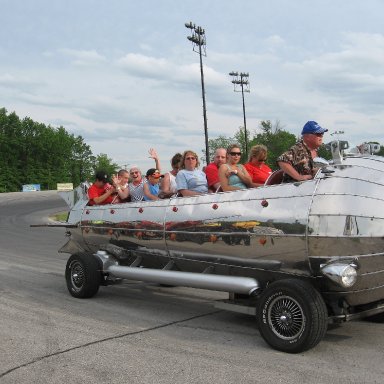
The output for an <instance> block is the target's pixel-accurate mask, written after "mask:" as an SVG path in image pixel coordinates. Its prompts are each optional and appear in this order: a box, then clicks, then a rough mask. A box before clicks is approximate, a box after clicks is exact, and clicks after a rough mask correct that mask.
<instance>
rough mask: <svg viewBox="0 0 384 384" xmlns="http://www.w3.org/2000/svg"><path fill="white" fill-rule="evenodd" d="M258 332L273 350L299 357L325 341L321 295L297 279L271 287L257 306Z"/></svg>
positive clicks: (324, 313) (326, 318)
mask: <svg viewBox="0 0 384 384" xmlns="http://www.w3.org/2000/svg"><path fill="white" fill-rule="evenodd" d="M256 317H257V324H258V328H259V332H260V334H261V336H262V337H263V339H264V340H265V341H266V342H267V343H268V344H269V345H270V346H271V347H272V348H274V349H277V350H279V351H283V352H288V353H299V352H303V351H306V350H308V349H311V348H313V347H314V346H315V345H317V344H318V343H319V342H320V341H321V340H322V339H323V337H324V335H325V333H326V331H327V326H328V312H327V307H326V305H325V303H324V300H323V298H322V297H321V295H320V293H319V292H318V291H317V290H316V289H314V288H313V287H312V286H311V285H310V284H309V283H306V282H304V281H301V280H296V279H287V280H280V281H275V282H273V283H272V284H270V285H269V286H268V287H267V288H266V289H265V291H264V292H263V293H262V295H261V297H260V298H259V299H258V301H257V304H256Z"/></svg>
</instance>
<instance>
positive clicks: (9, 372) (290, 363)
mask: <svg viewBox="0 0 384 384" xmlns="http://www.w3.org/2000/svg"><path fill="white" fill-rule="evenodd" d="M65 209H66V205H65V203H64V202H63V201H62V200H61V198H60V197H59V196H58V195H57V193H56V192H54V191H49V192H25V193H5V194H0V324H1V326H0V383H1V384H10V383H12V384H14V383H18V384H24V383H28V384H29V383H39V384H44V383H49V384H54V383H73V384H75V383H82V384H86V383H93V384H98V383H130V384H134V383H156V384H159V383H164V384H172V383H175V384H176V383H177V384H178V383H182V384H188V383H210V384H213V383H236V384H242V383H339V384H341V383H382V382H383V377H384V365H383V363H382V361H383V356H384V353H383V349H384V348H383V345H384V325H383V324H381V323H373V322H368V321H356V322H349V323H345V324H343V325H341V326H338V327H333V328H332V329H329V331H328V333H327V334H326V336H325V338H324V340H323V341H322V342H320V344H319V345H317V346H316V347H315V348H314V349H312V350H310V351H307V352H304V353H301V354H295V355H290V354H286V353H282V352H278V351H275V350H272V349H271V348H270V347H268V346H267V345H266V344H265V342H264V341H263V339H262V338H261V336H260V334H259V332H258V330H257V328H256V325H255V319H254V318H253V317H252V316H249V315H242V314H238V313H231V312H226V311H222V310H217V309H215V308H214V306H213V303H214V302H215V301H216V300H221V299H223V298H226V297H227V295H226V294H225V293H219V292H210V291H206V290H199V289H189V288H180V287H170V288H166V287H161V286H158V285H156V284H145V283H142V282H133V281H127V282H125V283H124V284H122V285H117V286H111V287H101V288H100V291H99V293H98V294H97V295H96V296H95V297H93V298H92V299H83V300H82V299H75V298H73V297H72V296H70V295H69V293H68V291H67V288H66V285H65V280H64V270H65V264H66V261H67V259H68V257H69V255H67V254H62V253H58V249H59V248H60V247H61V246H62V245H64V244H65V242H66V239H65V229H63V228H44V227H40V228H31V227H30V224H42V223H46V222H48V220H49V219H48V216H49V215H51V214H53V213H55V212H60V211H63V210H65Z"/></svg>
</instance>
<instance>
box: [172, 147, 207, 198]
mask: <svg viewBox="0 0 384 384" xmlns="http://www.w3.org/2000/svg"><path fill="white" fill-rule="evenodd" d="M199 165H200V162H199V158H198V156H197V154H196V153H195V152H194V151H190V150H188V151H185V152H184V154H183V157H182V158H181V162H180V171H179V172H178V173H177V176H176V185H177V190H178V191H179V193H180V194H181V195H182V196H184V197H185V196H195V195H201V194H203V193H208V183H207V178H206V177H205V173H204V172H203V171H201V170H200V169H198V167H199Z"/></svg>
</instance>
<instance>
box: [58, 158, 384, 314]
mask: <svg viewBox="0 0 384 384" xmlns="http://www.w3.org/2000/svg"><path fill="white" fill-rule="evenodd" d="M77 195H81V193H77ZM86 204H87V202H86V201H85V199H79V200H78V201H77V202H76V203H75V204H74V206H73V208H72V209H71V212H70V215H69V218H68V225H76V226H77V228H76V229H72V228H71V229H70V233H71V242H72V243H76V244H77V245H78V246H79V247H81V248H82V249H85V250H87V251H90V252H96V251H97V250H98V249H100V247H101V246H102V245H103V244H106V243H111V244H114V245H117V246H119V247H122V248H124V249H127V250H130V251H132V252H139V253H140V255H142V257H143V266H145V267H149V268H164V266H165V265H166V264H167V263H168V262H169V261H173V262H174V269H176V270H179V271H184V272H203V271H204V270H205V269H206V268H212V269H213V273H214V274H220V275H233V276H243V277H252V278H253V277H254V278H256V279H257V281H259V282H260V284H261V286H263V285H265V284H267V283H268V282H270V281H273V280H276V279H281V278H285V277H287V276H295V277H298V278H305V279H309V280H310V281H311V282H312V283H313V284H314V285H315V286H316V287H317V288H318V289H319V290H320V292H321V293H322V295H323V297H324V298H325V299H326V300H327V301H333V302H337V301H339V300H340V299H342V300H343V301H344V302H345V303H346V304H345V305H348V306H360V305H365V304H368V303H373V302H380V301H383V302H384V158H383V157H378V156H354V157H346V158H345V159H344V160H343V161H342V163H340V164H333V165H328V166H327V167H326V169H323V170H320V171H319V172H318V173H317V175H316V177H315V178H314V179H313V180H310V181H305V182H301V183H292V184H280V185H272V186H265V187H260V188H254V189H247V190H241V191H234V192H221V193H216V194H207V195H202V196H196V197H187V198H182V197H178V198H172V199H167V200H159V201H148V202H134V203H124V204H117V205H107V206H93V207H91V206H87V205H86ZM66 249H67V250H66ZM68 249H71V250H72V249H73V244H72V245H71V246H67V248H63V251H64V252H67V251H68ZM335 260H337V261H345V262H346V263H350V262H353V263H354V264H356V265H357V269H358V279H357V283H356V284H355V285H354V286H353V287H351V288H349V289H343V288H341V287H340V286H337V285H336V284H335V283H333V282H332V281H330V280H329V279H326V278H325V277H324V276H323V275H322V274H321V270H320V265H323V264H327V263H332V262H334V261H335Z"/></svg>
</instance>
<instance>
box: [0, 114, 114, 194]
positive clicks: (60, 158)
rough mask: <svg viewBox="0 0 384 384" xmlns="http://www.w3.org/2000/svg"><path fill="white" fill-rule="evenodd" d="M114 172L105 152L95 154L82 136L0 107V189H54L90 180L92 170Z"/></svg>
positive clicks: (1, 190) (3, 190)
mask: <svg viewBox="0 0 384 384" xmlns="http://www.w3.org/2000/svg"><path fill="white" fill-rule="evenodd" d="M99 168H103V169H106V170H107V171H115V170H116V168H117V164H114V163H112V160H111V159H109V158H108V156H107V155H105V154H100V155H97V156H94V155H93V153H92V151H91V149H90V147H89V145H87V144H86V143H85V142H84V139H83V138H82V137H81V136H75V135H73V134H70V133H68V132H67V131H66V130H65V129H64V128H63V127H62V126H60V127H58V128H54V127H51V126H49V125H48V126H47V125H45V124H42V123H37V122H35V121H33V120H32V119H30V118H29V117H26V118H24V119H20V118H19V117H18V116H17V115H16V113H15V112H12V113H8V112H7V110H6V109H5V108H0V192H15V191H20V190H21V189H22V185H23V184H40V186H41V189H56V185H57V183H73V185H74V186H76V185H78V184H79V183H80V182H82V181H84V180H87V179H92V178H93V175H94V172H95V169H99Z"/></svg>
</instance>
